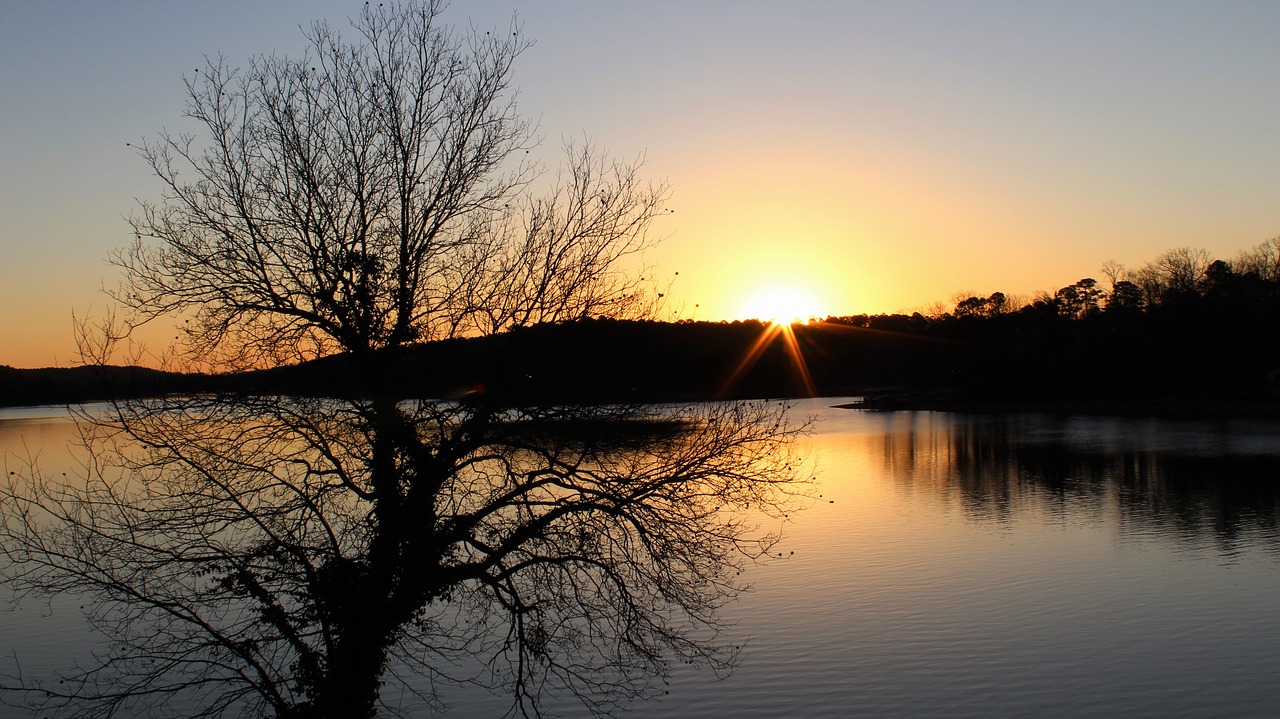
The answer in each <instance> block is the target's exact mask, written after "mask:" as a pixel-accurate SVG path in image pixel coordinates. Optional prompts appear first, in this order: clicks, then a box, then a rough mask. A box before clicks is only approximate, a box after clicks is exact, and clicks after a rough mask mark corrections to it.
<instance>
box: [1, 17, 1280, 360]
mask: <svg viewBox="0 0 1280 719" xmlns="http://www.w3.org/2000/svg"><path fill="white" fill-rule="evenodd" d="M359 5H360V3H358V2H337V1H335V0H323V1H321V2H300V1H295V2H273V3H269V4H259V3H256V2H248V1H247V0H236V1H233V2H224V3H168V2H159V1H158V0H157V1H146V2H144V1H136V0H135V1H129V0H126V1H124V2H113V3H100V2H90V1H87V0H83V1H82V0H61V1H59V2H38V1H36V0H8V1H7V2H4V3H2V4H0V93H3V101H0V217H3V224H2V225H0V364H9V365H12V366H17V367H38V366H49V365H67V364H69V363H71V362H72V361H73V360H74V357H75V352H74V345H73V343H72V332H71V315H72V312H73V310H74V311H75V312H77V313H79V314H85V313H88V312H92V311H101V310H102V309H103V308H104V307H105V306H106V299H105V297H103V296H102V295H101V294H100V293H99V289H100V287H101V286H102V285H104V284H105V285H112V284H114V282H115V276H114V275H113V273H112V270H111V268H110V267H109V266H108V265H107V264H106V263H105V261H104V258H105V257H106V256H107V254H108V253H109V252H110V250H111V249H112V248H115V247H119V246H121V245H123V244H124V243H126V242H127V241H128V239H129V232H128V226H127V225H126V223H125V222H124V220H123V219H122V217H123V216H124V215H127V214H128V213H129V212H130V211H131V210H132V209H133V208H134V207H135V206H136V201H135V200H136V198H144V199H155V198H156V197H157V196H158V193H159V187H158V184H157V183H156V182H155V181H153V180H152V179H151V178H150V177H149V176H148V174H147V171H146V168H145V166H144V165H143V163H142V162H141V161H140V160H139V159H138V158H137V157H136V156H135V155H134V154H133V153H132V152H131V151H130V149H129V148H127V147H126V146H125V143H126V142H131V141H136V140H138V139H139V138H141V137H143V136H146V135H151V134H154V132H155V131H156V130H157V129H159V128H161V127H167V128H169V129H177V128H181V127H182V126H183V125H182V120H181V118H180V112H181V109H182V103H183V88H182V84H181V78H182V77H183V75H184V74H189V73H191V72H192V70H193V69H194V68H195V67H197V66H199V65H201V64H203V57H204V56H205V55H214V54H217V53H219V52H221V53H223V54H225V55H226V56H227V57H228V58H229V59H231V60H232V61H234V62H236V63H241V62H243V61H244V60H245V59H247V58H248V57H249V56H250V55H251V54H254V53H257V52H270V51H273V50H274V51H278V52H282V53H294V52H296V51H297V50H298V49H299V48H301V46H302V41H301V36H300V33H299V30H298V25H299V24H301V23H307V22H310V21H311V20H313V19H317V18H326V19H329V20H330V21H331V22H333V23H334V24H341V23H342V21H343V18H344V17H346V16H347V15H350V14H352V13H354V12H356V11H357V10H358V8H359ZM513 14H515V15H516V16H517V17H518V19H519V22H521V23H522V24H523V27H524V31H525V32H526V33H527V34H529V35H531V36H532V37H534V38H535V39H536V44H535V46H534V47H533V48H531V49H530V50H529V51H528V53H527V54H526V55H525V56H523V57H522V58H521V62H520V64H519V65H518V68H517V71H516V78H515V79H516V85H517V87H518V88H519V89H520V96H519V97H520V105H521V107H522V109H523V111H524V112H525V113H526V114H528V115H529V116H531V117H533V118H535V119H537V121H538V123H539V129H540V133H541V135H542V136H543V137H544V138H545V141H544V146H545V147H546V148H547V149H548V157H553V156H554V151H555V150H557V148H558V146H559V145H560V142H561V139H563V138H574V137H582V136H583V135H584V134H585V135H586V136H588V137H590V138H591V139H592V140H593V141H594V142H595V143H596V144H598V145H600V146H602V147H606V148H608V149H609V150H610V151H611V152H612V153H614V154H616V155H619V156H622V157H634V156H637V155H639V154H643V155H644V156H645V157H646V170H647V173H648V174H649V175H650V176H651V177H653V178H654V179H657V180H665V181H667V182H669V183H670V185H671V187H672V190H673V196H672V200H671V208H672V209H673V210H675V212H674V213H673V214H672V215H671V216H670V217H669V218H666V219H665V220H664V221H663V222H662V223H661V224H660V225H659V226H658V227H657V228H656V231H658V232H660V233H662V234H664V235H667V236H668V239H667V240H666V241H665V242H664V243H663V244H662V245H661V246H660V247H658V248H657V249H656V250H654V251H652V252H651V253H649V254H648V255H647V256H646V257H645V258H644V259H645V262H646V263H647V264H649V265H650V266H652V267H653V272H654V277H655V278H657V280H658V282H659V283H660V284H661V285H664V286H665V285H666V284H668V283H669V284H670V293H669V295H670V299H671V303H670V304H669V306H668V310H669V312H670V313H671V316H672V317H682V318H690V317H692V318H695V319H702V320H719V319H733V318H737V317H742V316H744V314H746V313H749V312H752V311H756V310H755V308H756V307H757V306H756V305H752V304H751V303H752V302H753V301H756V300H754V299H753V298H756V297H757V296H758V295H760V294H761V293H762V292H764V293H767V292H769V291H771V288H774V287H779V288H788V287H789V288H793V289H792V290H791V293H792V294H793V295H794V294H796V293H797V292H801V291H802V292H803V293H807V294H808V295H809V296H810V297H811V298H812V302H813V303H814V304H815V305H816V308H815V310H814V311H815V312H818V313H820V314H854V313H862V312H870V313H874V312H895V311H900V310H912V309H916V308H921V307H924V306H926V305H928V304H930V303H933V302H937V301H945V300H948V299H949V298H950V297H951V296H952V295H953V294H954V293H956V292H957V291H961V290H966V291H973V292H979V293H983V294H989V293H991V292H994V291H996V290H1000V291H1003V292H1006V293H1010V294H1013V293H1019V294H1030V293H1033V292H1035V291H1038V290H1048V291H1052V290H1054V289H1056V288H1057V287H1060V286H1063V285H1066V284H1070V283H1072V282H1074V281H1075V280H1077V279H1080V278H1081V277H1086V276H1097V274H1098V268H1099V266H1100V265H1101V264H1102V263H1103V262H1104V261H1106V260H1109V259H1114V260H1117V261H1119V262H1121V263H1124V264H1128V265H1140V264H1142V263H1143V262H1145V261H1146V260H1148V259H1151V258H1152V257H1153V256H1155V255H1156V254H1158V253H1159V252H1161V251H1163V250H1165V249H1168V248H1171V247H1178V246H1184V245H1189V246H1194V247H1203V248H1205V249H1208V250H1209V251H1210V252H1211V253H1213V254H1214V255H1215V256H1217V257H1224V258H1230V257H1231V256H1233V255H1235V254H1236V252H1237V251H1238V250H1240V249H1243V248H1245V247H1249V246H1252V245H1255V244H1257V243H1258V242H1261V241H1262V240H1264V239H1266V238H1268V237H1271V236H1274V235H1276V234H1277V232H1278V231H1280V230H1278V229H1277V228H1280V93H1278V92H1276V80H1275V76H1276V68H1277V67H1280V44H1278V43H1276V42H1275V35H1276V31H1277V30H1280V3H1274V2H1265V1H1263V2H1239V1H1225V2H1216V3H1204V2H1180V1H1176V0H1160V1H1150V2H1143V1H1135V2H1125V3H1114V2H1076V3H1026V2H990V1H987V2H983V1H971V2H909V1H904V2H892V3H890V2H841V3H836V2H816V1H801V2H790V3H776V2H772V3H763V2H729V1H728V0H719V1H715V2H710V1H704V2H699V1H697V0H695V1H693V2H673V1H671V2H668V1H659V2H646V3H629V4H624V3H596V2H589V1H588V0H557V1H540V2H518V1H514V0H500V1H493V2H489V1H487V0H486V1H483V2H481V1H479V0H476V1H474V2H462V1H458V2H455V3H454V4H453V6H452V7H451V8H450V9H449V11H448V16H449V17H450V18H451V19H453V20H454V21H455V22H457V23H466V22H475V23H476V24H477V25H480V26H483V27H490V26H493V27H504V28H505V27H506V26H507V24H508V23H509V22H510V20H511V18H512V16H513ZM676 273H679V274H678V276H677V275H676ZM778 292H783V290H778ZM170 334H171V332H170V331H169V330H168V329H167V328H164V327H158V328H156V331H155V332H154V334H153V339H152V342H153V343H159V344H162V343H163V339H164V338H165V337H166V336H169V335H170Z"/></svg>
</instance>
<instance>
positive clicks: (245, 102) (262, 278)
mask: <svg viewBox="0 0 1280 719" xmlns="http://www.w3.org/2000/svg"><path fill="white" fill-rule="evenodd" d="M441 10H442V3H441V2H439V1H438V0H427V2H424V3H422V4H416V3H410V4H407V5H401V4H398V3H393V4H388V5H386V6H383V4H381V3H379V4H378V6H377V7H373V6H366V7H365V9H364V11H363V12H362V13H361V14H360V15H359V16H357V17H356V18H355V19H354V20H353V30H354V32H355V40H354V41H353V42H347V41H346V40H345V39H344V38H343V36H342V35H341V34H340V33H338V32H337V31H336V30H334V29H332V28H331V27H329V26H328V25H327V24H325V23H315V24H313V25H312V26H311V27H310V28H309V29H308V30H307V31H306V33H305V34H306V39H307V41H308V43H309V45H310V47H309V50H308V52H307V54H306V55H304V56H303V57H301V58H290V57H286V56H278V55H266V56H259V57H257V58H254V59H253V60H251V61H250V62H249V64H248V66H247V67H246V68H242V69H237V68H234V67H231V66H230V65H229V64H228V63H227V61H226V60H225V59H223V58H216V59H212V60H210V62H209V63H208V65H207V67H205V68H203V69H202V70H201V71H198V72H197V73H196V75H195V77H194V78H193V79H190V80H188V81H187V108H186V114H187V116H188V117H189V118H191V119H193V120H194V121H195V123H196V124H197V125H198V126H200V127H202V128H203V130H204V132H203V134H202V137H201V138H199V141H197V138H196V137H195V136H193V135H186V134H180V135H175V134H171V133H168V132H161V133H160V135H159V137H158V139H157V140H155V141H151V142H145V143H143V144H142V145H141V146H140V148H139V153H140V154H141V156H142V157H143V158H144V159H145V160H146V162H148V163H149V164H150V166H151V167H152V169H153V170H154V172H155V175H156V176H157V177H158V178H159V179H160V180H161V182H162V183H163V186H164V188H165V191H164V194H163V198H162V200H161V201H160V202H158V203H143V204H142V207H141V210H140V212H139V213H137V214H136V215H135V216H133V217H132V218H131V223H132V225H133V229H134V232H135V234H136V241H135V242H134V244H133V245H131V246H130V247H128V248H126V249H124V250H122V251H121V252H119V253H117V254H116V255H115V256H114V262H115V263H116V264H117V265H118V266H120V267H121V268H123V270H124V273H125V282H124V284H123V285H122V286H121V288H120V289H119V290H118V291H117V292H116V293H115V299H116V300H117V301H118V302H119V303H120V304H121V305H122V306H124V307H126V308H128V309H129V310H131V311H132V312H133V318H132V322H133V323H135V324H136V323H142V322H147V321H150V320H153V319H155V318H158V317H171V316H173V315H175V313H187V314H188V315H189V318H188V319H189V321H188V322H187V323H186V324H184V325H183V329H182V332H183V339H184V340H185V342H186V348H187V349H188V350H189V356H192V357H199V358H201V359H202V360H205V361H207V360H208V359H210V358H211V357H216V358H218V359H220V360H223V361H226V362H231V363H232V366H243V365H262V364H269V363H272V362H279V361H282V360H290V361H293V360H298V359H306V358H310V357H315V356H319V355H323V354H327V353H329V352H332V351H335V350H345V351H351V352H363V351H368V350H374V349H378V348H382V347H389V346H395V345H399V344H404V343H407V342H414V341H419V340H426V339H437V338H441V337H449V336H457V335H460V334H467V333H474V332H477V331H483V332H496V331H501V330H504V329H509V328H511V327H514V326H519V325H523V324H529V323H535V322H551V321H558V320H563V319H574V318H579V317H585V316H591V315H596V314H606V313H612V314H618V313H620V312H625V311H627V310H628V309H630V308H631V307H632V306H633V305H634V304H635V303H636V302H637V301H638V299H639V298H638V295H637V287H638V282H639V278H638V275H635V274H628V273H626V272H624V271H623V269H622V268H621V267H620V266H619V262H618V261H619V260H620V259H622V258H624V257H627V256H630V255H635V254H636V253H638V252H640V251H641V250H643V249H644V248H645V247H647V246H648V245H649V244H650V243H651V241H650V239H649V237H648V234H647V230H648V228H649V225H650V224H651V222H652V220H653V219H654V218H655V217H656V216H658V215H660V214H662V213H663V212H665V211H666V210H664V208H663V202H664V200H665V197H666V188H665V187H664V186H663V185H661V184H650V183H645V182H643V181H642V180H641V179H640V178H639V177H638V174H637V166H636V165H634V164H627V163H620V162H616V161H610V160H608V159H607V158H605V157H604V156H603V154H602V153H600V152H599V151H597V150H595V149H594V148H593V147H592V146H591V145H590V144H589V143H582V144H580V145H578V146H569V147H568V158H567V165H566V168H565V169H564V170H562V171H561V172H560V173H559V175H558V177H557V178H556V179H555V180H554V181H550V182H544V181H539V177H540V172H539V169H538V168H537V167H536V166H535V165H534V164H533V163H532V162H530V161H529V159H528V158H529V157H530V155H528V154H527V153H528V150H529V149H530V148H531V147H532V146H533V144H534V143H533V138H532V133H531V127H530V123H529V122H528V121H527V120H525V119H524V118H523V117H521V116H520V115H519V113H518V112H517V109H516V105H515V101H514V95H513V94H512V93H511V91H510V88H509V83H510V74H511V71H512V68H513V65H514V63H515V61H516V60H517V58H518V57H519V56H520V54H521V53H522V52H523V50H525V49H526V48H527V47H528V46H529V41H528V40H526V39H525V38H524V37H523V35H522V34H521V32H520V28H519V26H513V27H512V29H511V31H510V32H506V33H498V32H484V33H481V32H479V31H477V30H472V31H470V32H464V33H458V32H456V31H454V30H452V29H451V28H449V27H447V26H444V25H442V23H441V21H440V18H439V15H440V12H441ZM535 185H536V186H538V187H544V186H545V193H546V194H544V195H541V196H539V195H537V194H534V192H533V188H534V187H535Z"/></svg>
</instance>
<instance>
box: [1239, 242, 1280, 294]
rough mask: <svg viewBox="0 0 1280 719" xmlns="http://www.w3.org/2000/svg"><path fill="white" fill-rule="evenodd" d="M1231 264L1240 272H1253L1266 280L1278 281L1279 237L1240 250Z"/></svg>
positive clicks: (1279, 266)
mask: <svg viewBox="0 0 1280 719" xmlns="http://www.w3.org/2000/svg"><path fill="white" fill-rule="evenodd" d="M1231 264H1232V265H1233V268H1234V269H1235V271H1236V272H1239V273H1240V274H1247V273H1255V274H1257V275H1258V277H1260V278H1262V279H1264V280H1267V281H1268V282H1276V283H1280V237H1273V238H1271V239H1269V240H1265V241H1263V242H1262V243H1260V244H1258V245H1256V246H1254V247H1251V248H1249V249H1247V250H1244V251H1242V252H1241V253H1240V254H1239V256H1237V257H1236V259H1235V261H1234V262H1232V263H1231Z"/></svg>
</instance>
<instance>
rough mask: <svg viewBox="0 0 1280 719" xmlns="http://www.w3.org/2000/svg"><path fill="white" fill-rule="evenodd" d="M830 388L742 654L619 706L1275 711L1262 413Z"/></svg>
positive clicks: (1278, 460) (1279, 582) (1272, 473)
mask: <svg viewBox="0 0 1280 719" xmlns="http://www.w3.org/2000/svg"><path fill="white" fill-rule="evenodd" d="M835 401H837V400H814V401H810V402H805V403H801V405H799V406H798V407H797V408H796V412H797V413H800V414H805V413H812V414H815V415H816V416H817V417H818V418H819V423H818V424H817V427H816V431H815V433H814V435H813V436H812V437H811V438H809V440H807V444H808V446H809V453H810V456H811V457H812V458H813V460H814V461H815V462H816V463H817V466H818V472H819V484H818V487H817V490H816V491H817V492H818V493H820V494H821V497H820V498H816V499H815V501H814V503H813V504H812V506H810V507H809V508H808V509H807V510H806V511H804V512H801V513H800V514H798V515H794V516H793V519H792V521H791V522H790V523H789V524H787V525H785V526H784V527H783V529H784V531H785V534H786V539H785V540H784V541H783V543H782V544H781V545H780V546H779V547H778V550H781V551H782V552H783V553H784V554H785V555H786V558H785V559H781V560H776V561H770V562H767V563H764V564H762V565H760V566H757V567H754V568H753V569H751V570H750V572H749V575H750V576H749V580H750V582H751V584H752V585H753V589H752V591H750V592H749V593H747V594H746V595H744V597H743V598H742V599H741V600H740V601H739V602H737V603H736V604H734V605H732V606H731V607H730V609H729V612H728V614H729V616H730V618H731V619H734V620H736V621H737V622H738V624H737V632H738V633H739V634H740V636H741V637H742V638H743V640H744V641H745V642H746V644H747V653H746V655H745V658H744V661H743V664H742V666H741V667H740V668H739V669H738V670H737V671H736V672H735V673H734V674H733V675H732V676H731V677H729V678H728V679H726V680H723V681H718V680H716V679H715V678H714V677H713V676H711V675H709V674H707V673H698V672H692V671H690V672H677V674H676V676H674V677H673V679H672V682H671V687H670V694H669V695H668V696H667V697H665V699H664V700H662V701H658V702H653V703H649V704H641V705H637V706H635V707H634V709H633V711H632V712H631V713H629V714H628V716H634V717H723V716H735V717H847V716H863V717H876V716H884V717H902V716H911V717H915V716H946V717H965V716H974V717H977V716H1033V715H1034V716H1041V715H1054V716H1125V717H1175V716H1181V717H1192V716H1203V717H1224V716H1230V717H1254V716H1256V717H1264V716H1266V717H1273V716H1280V529H1278V526H1277V519H1278V517H1280V423H1275V422H1258V421H1218V422H1183V421H1171V420H1151V419H1119V418H1086V417H1074V418H1058V417H1052V416H1042V415H1005V416H965V415H955V414H945V413H930V412H894V413H868V412H860V411H850V410H839V409H832V408H830V407H828V406H827V405H829V404H832V403H834V402H835ZM72 429H73V428H72V426H71V425H70V423H69V422H67V421H66V420H62V419H55V418H50V417H49V412H41V411H33V410H10V411H3V412H0V451H2V452H4V456H5V459H4V461H5V462H6V463H7V464H8V465H9V466H12V465H14V464H15V463H18V462H22V461H23V458H24V457H25V456H27V455H31V456H38V457H39V460H40V464H41V466H42V467H45V468H46V469H47V470H49V471H75V465H74V460H73V459H72V458H71V457H68V455H67V454H66V453H65V450H64V449H63V447H64V446H65V444H66V442H67V441H68V440H69V439H70V437H71V435H72ZM9 466H7V467H6V473H7V472H8V471H9ZM63 467H65V469H64V468H63ZM793 552H794V554H792V553H793ZM76 610H77V607H76V606H75V602H74V600H73V599H70V598H67V599H65V600H62V601H59V602H56V603H55V604H54V605H52V606H44V605H38V606H37V605H24V607H23V608H22V610H21V611H19V612H16V613H11V614H5V615H0V645H9V646H11V647H12V648H13V649H15V650H17V651H18V654H19V656H20V657H21V658H22V661H23V670H24V671H28V672H35V671H39V670H41V669H42V668H45V667H50V666H57V665H59V663H62V664H63V665H65V663H66V662H69V661H72V660H73V659H74V658H75V657H76V656H80V655H81V654H82V653H83V652H85V651H88V649H89V648H90V647H91V638H90V636H89V634H88V632H87V630H86V629H85V627H84V626H83V624H82V623H81V622H80V621H79V620H78V618H77V617H78V614H77V611H76ZM4 653H5V654H9V652H7V651H6V652H4ZM6 668H7V667H6ZM453 702H454V708H455V713H456V715H458V716H488V715H496V714H498V713H501V711H502V710H503V709H504V708H505V705H504V704H503V703H502V702H501V701H500V700H493V699H491V698H487V697H474V696H465V695H462V696H458V697H454V698H453ZM3 711H5V710H4V709H3V707H0V712H3ZM564 714H566V715H569V716H577V715H579V714H581V712H580V711H575V709H574V707H565V708H564ZM18 716H20V715H18Z"/></svg>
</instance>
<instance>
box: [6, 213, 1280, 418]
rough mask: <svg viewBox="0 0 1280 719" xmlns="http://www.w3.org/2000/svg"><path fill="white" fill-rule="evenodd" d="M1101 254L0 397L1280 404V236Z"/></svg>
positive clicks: (123, 372)
mask: <svg viewBox="0 0 1280 719" xmlns="http://www.w3.org/2000/svg"><path fill="white" fill-rule="evenodd" d="M1103 270H1104V277H1105V278H1106V279H1105V283H1102V282H1098V281H1097V280H1096V279H1094V278H1084V279H1081V280H1079V281H1077V282H1075V283H1073V284H1070V285H1067V286H1064V287H1062V288H1060V289H1058V290H1056V291H1055V292H1053V293H1048V292H1045V293H1041V294H1040V295H1038V296H1035V297H1032V298H1029V299H1024V300H1018V299H1017V298H1010V297H1008V296H1006V295H1004V294H1003V293H1001V292H995V293H992V294H991V295H988V296H985V297H984V296H977V295H972V296H965V297H960V298H958V299H957V301H956V303H955V306H954V308H953V309H951V310H950V311H941V312H939V311H935V312H933V313H930V314H928V315H926V314H922V313H919V312H915V313H912V314H901V313H900V314H878V315H853V316H842V317H828V318H826V320H824V321H814V322H810V323H808V324H803V325H801V324H797V325H794V326H792V327H791V328H790V332H789V333H785V332H779V331H776V329H774V328H771V326H770V325H768V324H766V323H762V322H759V321H754V320H748V321H737V322H692V321H681V322H657V321H634V320H613V319H584V320H579V321H573V322H561V323H554V324H543V325H536V326H532V327H527V328H521V329H517V330H514V331H510V332H505V333H501V334H497V335H492V336H487V337H478V338H467V339H452V340H445V341H439V342H432V343H425V344H419V345H411V346H405V347H398V348H390V349H388V350H385V351H380V352H375V353H372V354H371V355H361V356H356V355H352V354H341V355H335V356H330V357H326V358H323V359H320V360H317V361H314V362H310V363H306V364H302V365H292V366H284V367H277V368H273V369H268V370H261V371H255V372H249V373H239V374H233V375H181V374H174V373H166V372H157V371H154V370H144V369H140V368H102V367H83V368H77V369H45V370H16V369H13V368H8V367H0V402H2V403H3V404H6V405H20V404H42V403H63V402H78V401H87V400H94V399H106V398H112V397H121V396H147V395H148V394H158V393H174V392H240V393H247V394H275V393H282V394H293V395H312V396H314V395H320V396H337V397H359V396H368V395H372V394H376V393H378V392H381V391H382V390H383V389H385V388H387V387H394V388H395V390H396V392H397V394H400V395H401V396H418V397H455V398H461V397H475V396H480V395H483V396H486V397H490V398H493V399H495V400H500V401H506V402H516V403H521V402H524V403H548V402H551V403H555V402H575V403H576V402H614V401H627V402H632V401H642V402H649V401H664V400H688V399H726V398H741V397H770V396H802V395H805V394H808V393H810V392H815V393H817V394H819V395H826V396H839V395H850V394H866V395H868V396H870V397H871V398H872V400H873V404H877V405H879V406H886V407H889V406H939V407H946V406H974V405H975V404H982V403H994V404H999V403H1010V402H1013V403H1018V402H1041V403H1054V402H1057V403H1072V402H1074V403H1082V402H1088V403H1095V404H1096V403H1103V404H1108V403H1110V404H1117V405H1124V404H1125V403H1130V404H1132V403H1139V404H1140V403H1142V402H1148V403H1150V402H1156V401H1165V402H1170V401H1176V402H1193V403H1199V404H1200V405H1206V404H1212V403H1250V405H1251V406H1252V407H1253V408H1254V409H1260V410H1262V411H1272V410H1273V409H1274V405H1275V404H1276V403H1275V400H1276V399H1277V397H1278V396H1280V332H1278V331H1277V327H1280V325H1278V324H1277V318H1278V317H1280V238H1277V239H1275V240H1269V241H1268V242H1265V243H1263V244H1262V245H1259V246H1258V247H1256V248H1253V249H1252V250H1249V251H1246V252H1244V253H1241V255H1240V256H1239V257H1237V258H1235V259H1233V260H1231V261H1223V260H1214V259H1211V258H1210V256H1209V255H1208V253H1207V252H1204V251H1202V250H1192V249H1187V248H1181V249H1175V250H1170V251H1168V252H1166V253H1164V254H1163V255H1161V256H1160V257H1158V258H1156V259H1155V260H1153V261H1152V262H1150V263H1148V264H1147V265H1144V266H1143V267H1141V268H1137V269H1135V270H1128V269H1126V268H1123V267H1121V266H1119V265H1116V264H1115V263H1107V264H1106V265H1104V266H1103ZM762 338H764V339H765V340H766V341H762ZM798 360H802V362H801V361H798ZM806 373H807V375H808V376H807V377H806V376H805V375H806Z"/></svg>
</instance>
